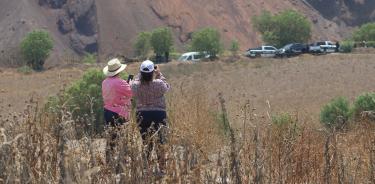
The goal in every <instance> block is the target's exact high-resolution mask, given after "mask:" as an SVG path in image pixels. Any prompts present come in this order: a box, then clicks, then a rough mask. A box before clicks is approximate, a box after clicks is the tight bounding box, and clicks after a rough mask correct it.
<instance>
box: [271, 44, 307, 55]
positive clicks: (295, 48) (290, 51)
mask: <svg viewBox="0 0 375 184" xmlns="http://www.w3.org/2000/svg"><path fill="white" fill-rule="evenodd" d="M308 51H309V46H308V45H306V44H302V43H291V44H288V45H285V46H284V47H283V48H281V49H279V50H278V51H277V54H276V55H277V56H278V57H291V56H297V55H300V54H303V53H307V52H308Z"/></svg>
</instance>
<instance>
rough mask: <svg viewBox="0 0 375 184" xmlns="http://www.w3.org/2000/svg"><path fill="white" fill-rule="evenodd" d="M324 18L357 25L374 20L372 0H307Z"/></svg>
mask: <svg viewBox="0 0 375 184" xmlns="http://www.w3.org/2000/svg"><path fill="white" fill-rule="evenodd" d="M307 2H309V3H310V4H311V5H312V6H313V7H314V8H315V9H317V10H318V11H319V12H320V13H321V14H322V15H323V16H324V17H325V18H327V19H329V20H333V21H335V22H337V23H340V24H342V23H343V24H346V25H349V26H359V25H362V24H364V23H366V22H373V21H375V1H374V0H330V1H327V0H307Z"/></svg>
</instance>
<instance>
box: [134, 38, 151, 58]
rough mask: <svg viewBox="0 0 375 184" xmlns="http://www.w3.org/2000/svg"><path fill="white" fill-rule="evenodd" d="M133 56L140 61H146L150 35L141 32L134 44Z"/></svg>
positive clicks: (149, 48)
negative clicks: (137, 57) (139, 58)
mask: <svg viewBox="0 0 375 184" xmlns="http://www.w3.org/2000/svg"><path fill="white" fill-rule="evenodd" d="M134 50H135V54H136V55H137V56H139V57H141V59H146V58H147V56H148V54H149V52H150V50H151V33H150V32H141V33H139V34H138V37H137V41H136V42H135V44H134Z"/></svg>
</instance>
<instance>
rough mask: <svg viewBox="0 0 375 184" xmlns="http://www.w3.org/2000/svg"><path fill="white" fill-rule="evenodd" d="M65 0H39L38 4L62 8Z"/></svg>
mask: <svg viewBox="0 0 375 184" xmlns="http://www.w3.org/2000/svg"><path fill="white" fill-rule="evenodd" d="M66 1H67V0H39V5H41V6H48V7H50V8H53V9H60V8H62V7H63V6H64V5H65V3H66Z"/></svg>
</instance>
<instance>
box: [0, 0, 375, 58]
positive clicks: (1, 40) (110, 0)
mask: <svg viewBox="0 0 375 184" xmlns="http://www.w3.org/2000/svg"><path fill="white" fill-rule="evenodd" d="M286 9H294V10H297V11H299V12H301V13H303V14H305V15H306V17H307V18H308V19H310V20H311V22H312V23H313V38H312V40H325V39H329V40H333V41H334V40H339V39H341V38H342V37H344V36H345V35H347V34H348V32H350V30H351V29H352V28H351V26H356V25H359V24H362V23H364V22H368V21H373V20H374V16H375V15H374V14H375V13H374V9H375V1H373V0H332V1H328V0H252V1H249V0H17V1H14V0H2V1H0V15H1V16H0V51H1V53H2V57H4V55H7V54H8V53H10V51H12V50H14V48H17V45H18V44H19V42H20V40H21V39H22V38H23V37H24V35H25V34H26V33H27V32H29V31H30V30H33V29H36V28H43V29H48V30H49V31H50V32H51V34H52V36H53V37H54V41H55V48H54V53H53V56H55V57H56V58H61V57H64V56H65V55H66V53H68V52H73V53H76V54H78V55H82V54H84V53H86V52H89V53H96V52H99V54H100V55H101V56H102V58H103V59H104V58H108V57H110V56H114V55H117V54H122V55H127V56H132V53H133V52H132V47H133V44H134V41H135V39H136V35H137V34H138V33H139V32H140V31H150V30H152V29H154V28H156V27H161V26H168V27H170V28H172V30H173V32H174V36H175V38H176V39H175V43H176V49H177V50H181V51H183V50H184V45H186V44H187V43H189V41H190V39H191V36H192V33H193V32H194V31H196V30H197V29H200V28H203V27H215V28H217V29H218V30H219V31H220V32H221V34H222V37H223V40H224V42H225V43H226V44H227V45H228V43H229V42H230V41H231V40H234V39H236V40H239V42H240V45H241V49H246V48H248V47H253V46H256V45H259V44H262V41H261V36H260V35H259V34H258V33H256V31H254V30H253V28H252V22H251V17H253V16H256V15H259V14H260V13H262V11H264V10H267V11H270V12H273V13H277V12H280V11H283V10H286ZM291 34H293V33H291ZM56 60H57V59H53V60H52V61H56Z"/></svg>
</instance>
